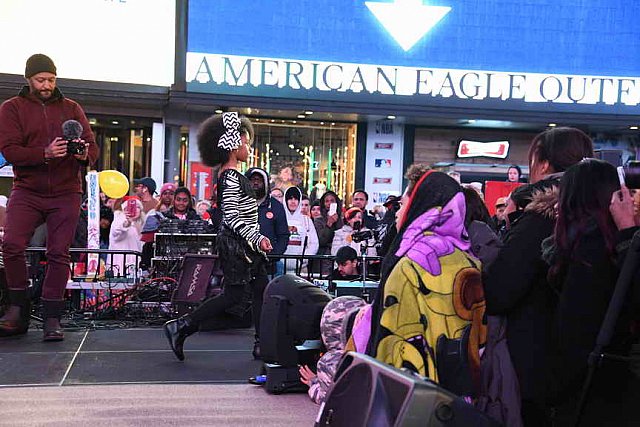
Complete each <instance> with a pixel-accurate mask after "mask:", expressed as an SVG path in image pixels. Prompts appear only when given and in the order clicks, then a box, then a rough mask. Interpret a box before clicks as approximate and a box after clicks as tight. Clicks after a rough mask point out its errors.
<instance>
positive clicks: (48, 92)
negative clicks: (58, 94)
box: [31, 90, 53, 101]
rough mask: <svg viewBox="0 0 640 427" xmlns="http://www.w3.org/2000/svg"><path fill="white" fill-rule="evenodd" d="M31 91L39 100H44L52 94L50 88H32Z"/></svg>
mask: <svg viewBox="0 0 640 427" xmlns="http://www.w3.org/2000/svg"><path fill="white" fill-rule="evenodd" d="M31 93H32V94H34V95H35V97H36V98H38V99H40V100H41V101H46V100H48V99H49V98H51V96H52V95H53V91H52V90H34V91H32V92H31ZM43 94H44V95H43Z"/></svg>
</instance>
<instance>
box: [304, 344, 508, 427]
mask: <svg viewBox="0 0 640 427" xmlns="http://www.w3.org/2000/svg"><path fill="white" fill-rule="evenodd" d="M315 425H316V427H319V426H349V427H352V426H358V427H360V426H375V427H386V426H389V427H390V426H403V427H408V426H420V427H424V426H456V427H457V426H460V427H462V426H464V427H468V426H474V427H478V426H499V425H500V424H499V423H497V422H496V421H494V420H493V419H491V418H489V417H488V416H487V415H486V414H484V413H482V412H480V411H478V410H477V409H476V408H475V407H473V406H471V405H470V404H468V403H466V402H465V401H464V400H463V399H461V398H459V397H457V396H455V395H454V394H452V393H450V392H448V391H446V390H444V389H443V388H441V387H439V386H438V385H437V384H436V383H434V382H433V381H430V380H428V379H425V378H423V377H421V376H419V375H416V374H414V373H412V372H409V371H401V370H398V369H395V368H393V367H391V366H389V365H386V364H384V363H381V362H379V361H378V360H376V359H373V358H371V357H369V356H366V355H363V354H359V353H351V352H350V353H347V354H346V355H345V357H344V358H343V359H342V362H341V363H340V366H339V367H338V370H337V372H336V375H335V384H334V386H333V388H332V389H331V391H330V392H329V395H328V396H327V399H326V401H325V403H324V404H323V406H322V407H321V408H320V413H319V414H318V418H317V420H316V424H315Z"/></svg>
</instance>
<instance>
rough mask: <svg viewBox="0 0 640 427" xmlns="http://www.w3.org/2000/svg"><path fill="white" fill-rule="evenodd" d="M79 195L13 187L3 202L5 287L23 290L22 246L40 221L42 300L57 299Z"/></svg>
mask: <svg viewBox="0 0 640 427" xmlns="http://www.w3.org/2000/svg"><path fill="white" fill-rule="evenodd" d="M81 198H82V195H81V194H77V193H75V194H74V193H72V194H64V195H61V196H55V197H47V196H43V195H41V194H36V193H32V192H30V191H27V190H23V189H17V188H14V189H13V191H12V192H11V196H10V197H9V202H8V204H7V218H6V224H5V229H4V243H3V246H2V249H3V252H4V268H5V272H6V275H7V285H8V288H9V289H13V290H21V289H26V288H27V286H28V284H29V282H28V275H27V263H26V259H25V249H26V248H27V246H28V245H29V240H31V236H33V232H34V231H35V229H36V227H38V226H39V225H40V224H42V223H45V222H46V224H47V273H46V275H45V278H44V283H43V286H42V299H44V300H51V301H59V300H62V299H63V298H64V291H65V288H66V285H67V280H68V279H69V271H70V268H69V263H70V261H71V257H70V255H69V247H70V246H71V242H72V241H73V236H74V234H75V231H76V228H77V226H78V218H79V217H80V202H81Z"/></svg>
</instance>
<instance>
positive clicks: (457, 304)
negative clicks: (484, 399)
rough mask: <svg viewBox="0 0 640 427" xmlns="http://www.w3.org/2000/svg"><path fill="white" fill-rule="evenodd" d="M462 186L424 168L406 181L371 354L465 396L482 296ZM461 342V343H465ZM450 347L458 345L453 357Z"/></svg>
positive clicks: (480, 337)
mask: <svg viewBox="0 0 640 427" xmlns="http://www.w3.org/2000/svg"><path fill="white" fill-rule="evenodd" d="M465 209H466V208H465V200H464V195H463V193H462V190H461V188H460V185H459V184H458V183H457V182H456V181H455V180H454V179H453V178H451V177H450V176H448V175H447V174H445V173H442V172H436V171H427V172H426V173H424V174H423V175H422V177H421V178H420V179H419V180H418V181H417V183H416V184H415V186H414V185H412V184H410V186H409V187H408V188H407V191H406V192H405V195H404V196H403V205H402V208H401V210H400V211H399V212H398V234H397V236H396V238H395V239H394V241H393V243H392V244H391V247H390V250H389V253H388V254H387V256H386V257H385V258H384V261H383V264H382V275H381V281H380V287H379V290H378V294H377V295H376V301H375V302H374V306H373V313H372V322H371V325H372V332H371V339H370V342H369V351H368V352H369V353H370V354H371V355H374V356H375V357H376V358H377V359H378V360H380V361H382V362H385V363H388V364H391V365H393V366H395V367H397V368H408V369H410V370H412V371H414V372H416V373H418V374H420V375H423V376H426V377H429V378H431V379H432V380H434V381H436V382H438V383H440V384H441V385H442V386H443V387H445V388H447V389H449V390H451V391H452V392H454V393H456V394H459V395H465V396H471V395H474V394H475V391H477V385H478V382H477V380H478V379H479V363H480V353H479V348H480V347H481V346H482V345H483V344H484V341H485V328H484V327H483V326H482V317H483V314H484V297H483V292H482V285H481V282H480V270H479V268H480V261H479V260H478V259H477V258H475V257H474V256H473V254H472V253H471V245H470V242H469V238H468V236H467V231H466V229H465V226H464V220H465ZM467 342H468V345H467V344H463V343H467ZM454 349H459V350H462V352H458V353H457V354H456V355H455V356H454V355H453V353H455V351H454Z"/></svg>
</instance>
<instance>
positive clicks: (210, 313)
mask: <svg viewBox="0 0 640 427" xmlns="http://www.w3.org/2000/svg"><path fill="white" fill-rule="evenodd" d="M251 259H252V263H249V262H247V260H246V259H245V258H244V257H234V256H227V254H225V253H224V252H221V253H220V262H221V266H222V273H223V275H224V276H223V277H224V279H223V282H222V285H223V290H222V293H220V294H219V295H217V296H215V297H213V298H209V299H208V300H206V301H205V302H203V303H202V304H201V305H200V306H199V307H198V308H196V309H195V310H194V311H193V313H191V322H192V324H193V326H194V328H197V326H198V325H199V324H200V323H202V322H204V321H205V320H208V319H212V318H217V317H220V316H222V315H224V314H225V313H231V314H237V315H240V316H242V314H243V313H244V310H245V309H246V304H247V303H248V300H249V299H250V298H251V299H252V300H253V302H252V304H253V318H254V323H255V328H256V336H258V335H259V334H260V316H261V313H262V299H263V294H264V289H265V287H266V286H267V283H268V281H269V280H268V278H267V275H266V271H265V265H264V261H263V260H262V258H261V257H260V256H259V255H256V256H252V257H251ZM234 307H237V308H238V309H239V310H232V309H233V308H234Z"/></svg>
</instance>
